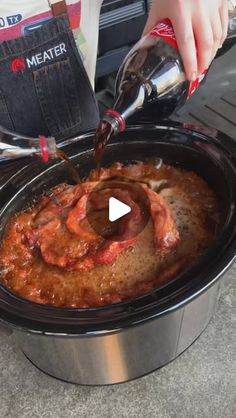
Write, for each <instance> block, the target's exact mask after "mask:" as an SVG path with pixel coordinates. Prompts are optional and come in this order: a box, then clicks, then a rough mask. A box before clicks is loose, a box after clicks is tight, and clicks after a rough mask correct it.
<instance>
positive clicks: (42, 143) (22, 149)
mask: <svg viewBox="0 0 236 418" xmlns="http://www.w3.org/2000/svg"><path fill="white" fill-rule="evenodd" d="M31 155H38V156H40V157H41V158H42V159H43V161H44V162H48V160H49V159H50V158H55V157H56V141H55V139H54V138H53V137H48V138H46V137H45V136H43V135H42V136H40V137H39V138H29V137H27V136H21V135H19V134H16V133H14V132H10V131H8V130H7V129H5V128H3V127H1V126H0V161H2V160H9V159H15V158H20V157H27V156H31Z"/></svg>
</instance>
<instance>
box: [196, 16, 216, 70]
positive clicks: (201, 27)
mask: <svg viewBox="0 0 236 418" xmlns="http://www.w3.org/2000/svg"><path fill="white" fill-rule="evenodd" d="M193 31H194V35H195V42H196V48H197V65H198V74H202V73H203V71H204V70H206V69H207V68H208V67H209V64H210V62H211V56H212V49H213V47H214V40H213V33H212V27H211V22H210V20H209V18H208V17H207V16H206V15H205V14H203V13H201V15H197V16H195V20H194V22H193Z"/></svg>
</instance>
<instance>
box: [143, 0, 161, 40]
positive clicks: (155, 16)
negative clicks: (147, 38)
mask: <svg viewBox="0 0 236 418" xmlns="http://www.w3.org/2000/svg"><path fill="white" fill-rule="evenodd" d="M161 19H163V16H160V13H159V10H158V7H157V2H153V3H152V6H151V9H150V12H149V16H148V19H147V22H146V25H145V27H144V30H143V33H142V36H144V35H147V33H149V32H150V31H151V30H152V29H153V28H154V26H156V24H157V23H158V22H159V21H160V20H161Z"/></svg>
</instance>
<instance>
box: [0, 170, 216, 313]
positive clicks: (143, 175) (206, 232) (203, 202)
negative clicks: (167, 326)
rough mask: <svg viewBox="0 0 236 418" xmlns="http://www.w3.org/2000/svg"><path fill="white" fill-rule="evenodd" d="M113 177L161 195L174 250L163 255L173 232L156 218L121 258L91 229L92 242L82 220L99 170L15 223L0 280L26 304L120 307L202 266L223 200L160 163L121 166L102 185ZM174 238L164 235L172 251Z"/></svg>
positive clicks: (1, 254) (2, 249)
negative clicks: (197, 264)
mask: <svg viewBox="0 0 236 418" xmlns="http://www.w3.org/2000/svg"><path fill="white" fill-rule="evenodd" d="M111 177H116V178H117V177H119V178H121V177H127V178H128V179H131V180H133V181H138V182H143V184H145V187H148V188H149V189H150V190H151V193H154V194H157V200H156V203H157V204H159V205H160V206H158V207H157V209H158V210H162V214H164V215H165V214H166V215H165V216H167V215H168V216H169V221H168V222H169V223H168V225H167V226H169V230H168V234H169V233H170V232H173V237H174V238H173V239H174V241H173V242H172V244H173V245H169V247H168V246H167V247H168V248H167V247H163V248H164V250H163V251H157V248H156V244H155V238H158V237H155V234H157V233H160V234H161V233H162V234H164V233H165V231H164V230H163V229H161V226H160V225H157V229H156V230H155V225H154V223H153V219H152V218H150V220H149V222H148V224H147V225H146V227H145V228H144V230H143V231H142V232H141V233H140V234H139V235H138V236H137V237H136V239H135V240H134V241H133V242H132V243H131V244H130V245H128V246H126V247H124V248H122V251H119V252H118V253H117V254H116V257H114V254H112V248H113V250H114V251H116V248H115V247H109V251H110V252H109V251H108V252H107V253H106V250H107V249H108V247H107V244H106V242H104V241H102V239H101V238H99V237H93V233H94V232H93V231H91V230H89V228H88V230H86V231H87V232H86V234H87V235H86V236H85V235H84V233H85V229H86V228H87V226H86V219H85V218H81V219H82V221H81V223H80V224H78V223H77V221H78V219H79V217H81V216H82V215H81V210H82V209H81V208H82V206H83V205H82V201H81V199H84V197H81V196H84V195H83V193H86V190H89V187H90V185H92V184H93V182H96V181H97V178H98V172H97V171H96V170H95V171H92V172H91V173H90V176H89V178H88V179H87V181H86V182H84V183H83V187H82V190H83V191H82V192H81V189H80V185H76V186H70V185H66V184H61V185H58V186H57V187H55V188H54V189H52V190H51V191H50V194H49V195H48V196H46V197H45V196H44V197H43V198H42V199H41V200H40V201H39V202H38V203H37V204H36V205H35V206H34V207H31V208H30V209H28V210H25V211H23V212H21V213H18V214H16V215H15V216H13V217H12V219H11V220H10V222H9V224H8V225H7V228H6V231H5V236H4V239H3V241H2V243H1V246H0V278H1V282H2V283H3V285H4V286H5V287H7V288H8V289H9V290H10V291H12V292H13V293H15V294H17V295H18V296H20V297H23V298H25V299H28V300H31V301H34V302H37V303H40V304H49V305H53V306H61V307H76V308H87V307H97V306H101V305H105V304H110V303H116V302H120V301H122V300H126V299H131V298H134V297H137V296H140V295H143V294H145V293H148V292H152V291H153V290H155V289H157V288H158V287H160V286H161V285H163V284H164V283H167V282H168V281H170V280H172V279H173V278H174V277H175V276H176V275H177V274H179V273H181V272H182V271H184V270H185V269H186V268H188V267H190V266H191V265H192V264H193V263H194V262H196V260H197V259H198V258H199V257H200V256H201V255H202V254H203V253H204V251H206V249H207V248H208V247H209V245H210V244H211V242H212V241H213V240H214V239H215V237H216V236H217V231H218V228H219V224H220V211H219V206H218V201H217V198H216V196H215V194H214V192H213V191H212V190H211V189H210V188H209V186H208V185H207V184H206V182H205V181H204V180H203V179H201V178H200V177H199V176H197V175H196V174H195V173H193V172H189V171H186V170H183V169H180V168H174V167H171V166H168V165H165V164H154V163H153V162H147V163H137V164H131V165H128V166H125V165H122V164H120V163H116V164H114V165H113V166H111V167H110V168H108V169H104V168H101V170H100V179H103V180H105V179H107V178H111ZM81 193H82V194H81ZM164 215H163V216H164ZM163 219H164V220H165V218H163ZM170 221H171V222H172V223H171V224H170ZM170 225H171V226H170ZM158 228H159V229H158ZM163 228H164V226H163ZM158 231H159V232H158ZM89 234H90V235H89ZM168 234H167V235H166V237H165V236H164V238H166V241H165V240H164V241H165V243H167V244H168V238H169V235H168ZM86 237H87V238H86ZM164 241H163V242H164ZM104 248H105V251H104ZM98 254H100V258H99V257H98ZM101 254H102V257H103V258H102V257H101ZM107 255H108V256H109V257H110V258H109V257H108V258H107ZM91 260H92V261H91ZM104 260H105V261H104ZM89 263H90V264H89ZM91 263H92V264H91Z"/></svg>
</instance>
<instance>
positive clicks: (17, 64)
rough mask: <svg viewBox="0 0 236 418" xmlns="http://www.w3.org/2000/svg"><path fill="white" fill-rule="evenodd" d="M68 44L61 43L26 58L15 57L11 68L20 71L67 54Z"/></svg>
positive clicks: (14, 71) (15, 71)
mask: <svg viewBox="0 0 236 418" xmlns="http://www.w3.org/2000/svg"><path fill="white" fill-rule="evenodd" d="M66 52H67V51H66V45H65V43H64V42H63V43H61V44H59V45H56V46H54V47H52V48H49V49H47V50H46V51H42V52H39V53H38V54H35V55H32V56H31V57H26V58H25V59H24V58H21V57H19V58H15V59H14V60H13V61H12V62H11V70H12V72H13V73H17V72H18V71H23V70H25V68H26V67H27V68H32V67H37V66H38V65H41V64H45V63H47V62H50V61H52V60H54V59H55V58H57V57H59V56H60V55H63V54H65V53H66Z"/></svg>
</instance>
